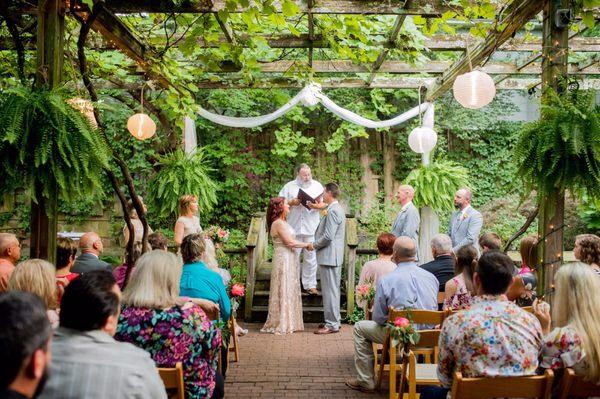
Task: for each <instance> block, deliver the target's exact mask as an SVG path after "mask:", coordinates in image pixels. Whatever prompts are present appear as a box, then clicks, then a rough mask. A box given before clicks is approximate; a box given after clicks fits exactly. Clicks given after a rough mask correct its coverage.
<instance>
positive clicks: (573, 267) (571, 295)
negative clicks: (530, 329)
mask: <svg viewBox="0 0 600 399" xmlns="http://www.w3.org/2000/svg"><path fill="white" fill-rule="evenodd" d="M554 286H555V290H556V291H555V296H554V309H552V317H551V316H550V306H548V304H547V303H545V302H542V301H539V300H536V301H535V302H534V304H533V309H534V313H535V315H536V316H537V318H538V319H539V321H540V324H541V326H542V332H543V333H544V336H545V338H544V343H543V344H542V353H541V360H540V367H542V368H549V369H562V368H566V367H571V368H573V370H574V371H575V373H576V374H577V375H580V376H583V377H584V378H585V379H586V380H587V381H590V382H593V383H595V384H600V323H598V309H600V279H598V278H597V277H596V275H595V274H594V272H593V271H592V270H591V269H590V267H589V266H588V265H586V264H584V263H582V262H573V263H569V264H566V265H564V266H562V267H561V268H560V269H558V271H557V272H556V275H555V276H554ZM551 325H553V326H554V329H553V330H552V331H550V327H551Z"/></svg>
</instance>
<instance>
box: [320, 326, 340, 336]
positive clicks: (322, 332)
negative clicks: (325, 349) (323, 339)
mask: <svg viewBox="0 0 600 399" xmlns="http://www.w3.org/2000/svg"><path fill="white" fill-rule="evenodd" d="M338 332H339V330H331V329H329V328H327V327H323V328H319V329H318V330H316V331H315V334H319V335H324V334H335V333H338Z"/></svg>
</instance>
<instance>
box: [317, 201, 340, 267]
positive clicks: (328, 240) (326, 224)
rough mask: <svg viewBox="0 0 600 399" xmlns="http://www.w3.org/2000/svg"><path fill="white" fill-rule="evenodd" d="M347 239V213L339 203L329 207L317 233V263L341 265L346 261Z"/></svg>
mask: <svg viewBox="0 0 600 399" xmlns="http://www.w3.org/2000/svg"><path fill="white" fill-rule="evenodd" d="M345 241H346V213H345V212H344V210H343V209H342V207H341V206H340V204H339V203H335V204H332V205H330V206H329V208H327V215H325V216H324V217H322V218H321V221H320V222H319V226H317V231H316V233H315V242H314V246H315V250H316V251H317V263H318V264H319V265H323V266H341V265H342V264H343V263H344V244H345Z"/></svg>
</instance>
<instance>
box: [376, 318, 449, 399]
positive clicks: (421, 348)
mask: <svg viewBox="0 0 600 399" xmlns="http://www.w3.org/2000/svg"><path fill="white" fill-rule="evenodd" d="M409 314H410V316H411V318H412V321H413V323H415V324H430V325H442V323H443V322H444V318H445V315H446V312H443V311H438V310H396V309H394V308H390V309H389V312H388V322H393V321H394V320H395V319H396V318H397V317H407V316H408V315H409ZM427 344H430V342H427ZM435 346H437V341H436V342H435V345H432V346H430V347H428V346H426V345H424V344H423V345H422V344H421V343H419V344H417V345H415V347H414V348H412V351H413V353H414V354H415V355H423V356H424V358H425V360H426V362H429V363H431V359H432V357H435V354H436V349H435V348H434V347H435ZM377 355H378V353H377V352H375V356H376V357H377ZM405 355H406V354H405ZM397 357H398V351H397V348H396V347H395V346H392V345H391V338H390V335H389V334H387V335H386V337H385V340H384V343H383V349H382V350H381V358H380V359H379V362H378V365H379V371H378V377H377V389H381V384H382V382H383V374H384V372H385V371H386V370H388V371H389V376H390V377H389V378H390V387H389V393H390V395H389V397H390V399H392V398H395V397H396V395H397V389H396V385H397V375H398V372H399V371H401V370H403V368H404V367H406V366H405V365H404V360H403V363H402V364H397V363H396V362H397ZM386 359H389V362H386ZM405 360H406V361H408V358H407V359H405ZM375 371H377V370H375Z"/></svg>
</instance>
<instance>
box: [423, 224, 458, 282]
mask: <svg viewBox="0 0 600 399" xmlns="http://www.w3.org/2000/svg"><path fill="white" fill-rule="evenodd" d="M431 254H432V255H433V260H432V261H431V262H428V263H425V264H423V265H421V267H422V268H423V269H425V270H427V271H428V272H429V273H431V274H433V275H434V276H435V278H437V279H438V282H439V283H440V292H444V291H445V290H446V283H447V282H448V280H450V279H451V278H452V277H454V256H453V255H452V240H451V239H450V237H449V236H447V235H446V234H436V235H434V236H433V238H432V239H431Z"/></svg>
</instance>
